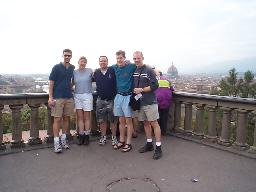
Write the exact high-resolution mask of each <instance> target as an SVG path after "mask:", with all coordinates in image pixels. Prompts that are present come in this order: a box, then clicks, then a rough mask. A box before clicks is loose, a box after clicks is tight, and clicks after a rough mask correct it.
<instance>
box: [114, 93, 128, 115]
mask: <svg viewBox="0 0 256 192" xmlns="http://www.w3.org/2000/svg"><path fill="white" fill-rule="evenodd" d="M130 97H131V95H127V96H123V95H120V94H117V95H116V97H115V100H114V115H115V116H118V117H132V108H131V107H130V106H129V102H130Z"/></svg>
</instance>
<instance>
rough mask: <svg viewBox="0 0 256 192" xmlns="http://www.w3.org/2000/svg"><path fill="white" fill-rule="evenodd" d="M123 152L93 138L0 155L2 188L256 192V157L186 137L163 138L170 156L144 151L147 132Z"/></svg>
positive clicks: (12, 191)
mask: <svg viewBox="0 0 256 192" xmlns="http://www.w3.org/2000/svg"><path fill="white" fill-rule="evenodd" d="M133 141H134V143H133V150H132V151H131V152H129V153H122V152H121V151H115V150H113V149H112V148H111V142H110V141H109V142H108V143H107V145H105V146H99V145H98V144H97V142H91V143H90V145H89V146H77V145H75V144H73V145H71V149H70V150H67V151H64V152H63V153H62V154H54V153H53V151H52V148H44V149H39V150H31V151H24V152H20V153H13V154H9V155H1V156H0V191H1V192H16V191H17V192H80V191H81V192H105V191H107V192H112V191H113V192H149V191H152V192H154V191H161V192H199V191H202V192H204V191H205V192H255V191H256V182H255V181H256V174H255V173H256V160H255V159H251V158H247V157H243V156H239V155H236V154H232V153H229V152H226V151H222V150H219V149H214V148H212V147H207V146H205V145H202V144H198V143H194V142H191V141H186V140H183V139H180V138H176V137H172V136H167V137H163V152H164V156H163V158H162V159H160V160H157V161H156V160H153V159H152V155H153V152H148V153H146V154H139V153H138V152H137V150H138V149H139V147H141V146H142V145H143V144H144V141H145V140H144V136H143V135H139V137H138V138H137V139H134V140H133Z"/></svg>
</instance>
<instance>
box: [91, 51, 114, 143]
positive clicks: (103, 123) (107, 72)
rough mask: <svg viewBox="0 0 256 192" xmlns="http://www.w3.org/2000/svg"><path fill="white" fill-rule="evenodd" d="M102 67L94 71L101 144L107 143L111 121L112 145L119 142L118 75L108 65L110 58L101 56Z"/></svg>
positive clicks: (100, 63)
mask: <svg viewBox="0 0 256 192" xmlns="http://www.w3.org/2000/svg"><path fill="white" fill-rule="evenodd" d="M99 65H100V68H99V69H96V70H95V72H94V80H95V82H96V91H97V96H98V97H97V101H96V118H97V122H98V123H99V124H100V131H101V138H100V141H99V145H105V144H106V141H107V136H106V132H107V126H108V122H109V123H110V129H111V133H112V137H111V139H112V146H115V145H116V144H117V138H116V128H117V122H118V117H115V116H114V113H113V108H114V98H115V95H116V76H115V71H114V70H113V68H111V67H108V58H107V57H106V56H100V57H99Z"/></svg>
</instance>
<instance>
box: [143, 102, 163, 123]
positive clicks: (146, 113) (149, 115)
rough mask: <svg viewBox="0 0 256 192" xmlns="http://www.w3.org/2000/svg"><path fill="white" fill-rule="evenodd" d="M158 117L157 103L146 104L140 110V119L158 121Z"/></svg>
mask: <svg viewBox="0 0 256 192" xmlns="http://www.w3.org/2000/svg"><path fill="white" fill-rule="evenodd" d="M157 119H159V113H158V105H157V104H152V105H146V106H141V107H140V110H139V113H138V120H139V121H156V120H157Z"/></svg>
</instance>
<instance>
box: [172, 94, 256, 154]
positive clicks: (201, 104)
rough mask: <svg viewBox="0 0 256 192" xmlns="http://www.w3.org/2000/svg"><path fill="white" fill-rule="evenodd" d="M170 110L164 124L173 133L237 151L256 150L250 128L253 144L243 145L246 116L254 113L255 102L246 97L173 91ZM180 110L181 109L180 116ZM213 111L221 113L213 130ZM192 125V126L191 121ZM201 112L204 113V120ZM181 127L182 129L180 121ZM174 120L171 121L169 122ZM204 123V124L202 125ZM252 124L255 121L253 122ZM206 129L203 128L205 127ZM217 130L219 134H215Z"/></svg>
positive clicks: (255, 130)
mask: <svg viewBox="0 0 256 192" xmlns="http://www.w3.org/2000/svg"><path fill="white" fill-rule="evenodd" d="M172 108H173V109H172V110H170V112H169V113H170V114H169V116H170V117H171V118H169V121H170V122H168V124H169V125H171V127H170V128H171V130H172V131H174V132H179V133H183V134H185V135H192V136H195V137H197V138H199V139H200V138H201V139H204V140H205V141H209V142H217V143H218V144H220V145H223V146H231V145H233V147H234V148H236V149H238V150H247V149H249V148H250V149H251V150H252V151H255V149H256V139H255V138H256V128H254V142H253V145H252V146H249V145H248V144H247V142H246V138H247V131H248V130H247V124H248V115H249V114H254V115H255V114H256V100H255V99H250V98H233V97H226V96H215V95H205V94H195V93H186V92H176V93H175V94H174V98H173V106H172ZM182 109H184V110H185V112H184V114H182ZM217 111H218V112H220V113H221V117H222V118H221V119H220V120H221V125H220V127H217ZM193 112H194V114H195V115H194V116H195V117H194V119H195V126H194V127H192V119H193ZM205 113H208V115H206V116H207V118H206V117H205V115H204V114H205ZM232 115H233V116H235V119H236V122H235V125H236V127H235V141H232V140H231V116H232ZM183 118H184V126H183V127H182V122H181V121H182V119H183ZM172 119H174V122H171V121H172ZM206 120H207V121H208V122H206ZM254 124H255V126H256V123H255V119H254ZM206 127H207V128H206ZM218 130H220V134H219V133H218Z"/></svg>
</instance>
